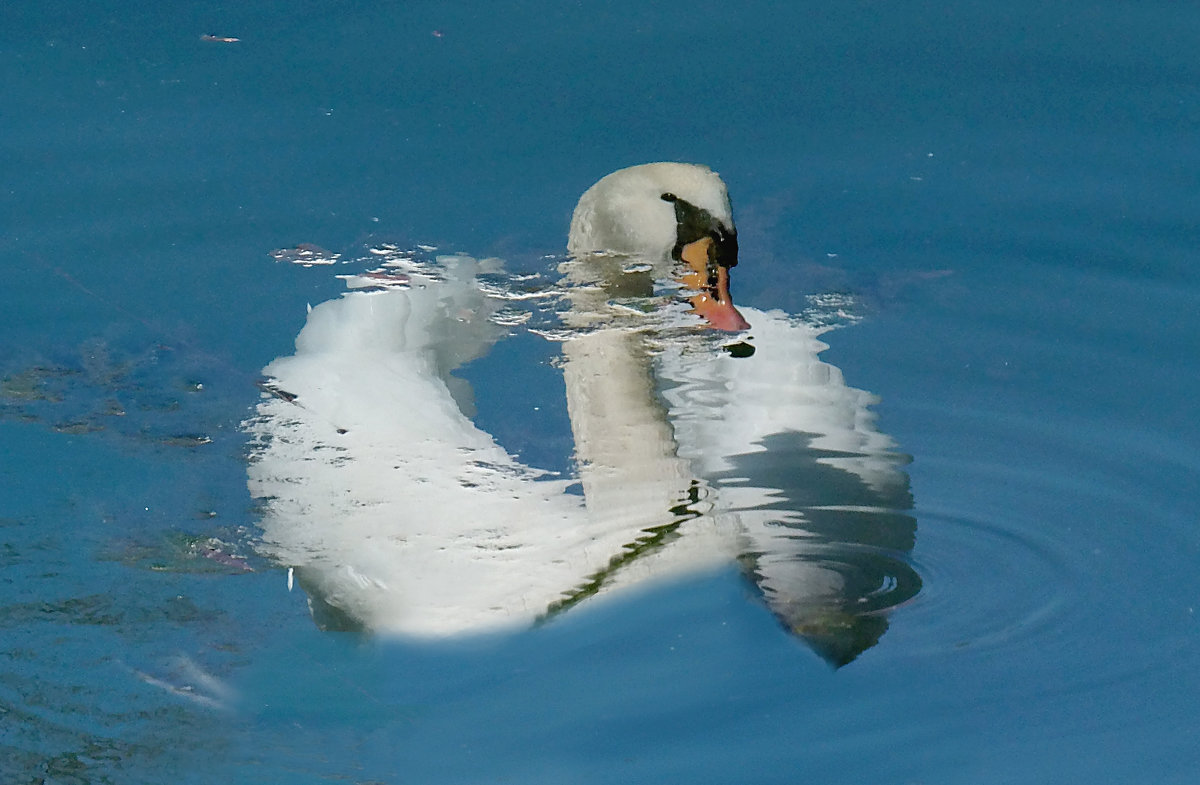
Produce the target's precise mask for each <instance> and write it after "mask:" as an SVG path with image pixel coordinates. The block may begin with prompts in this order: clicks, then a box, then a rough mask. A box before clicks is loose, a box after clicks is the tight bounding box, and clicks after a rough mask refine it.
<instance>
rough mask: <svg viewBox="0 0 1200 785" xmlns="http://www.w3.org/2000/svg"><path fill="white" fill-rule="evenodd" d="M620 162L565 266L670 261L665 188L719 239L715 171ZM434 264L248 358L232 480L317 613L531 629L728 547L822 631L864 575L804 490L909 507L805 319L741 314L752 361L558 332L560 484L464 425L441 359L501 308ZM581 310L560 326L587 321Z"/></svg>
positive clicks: (488, 326) (353, 298) (444, 630)
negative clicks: (258, 373) (571, 466)
mask: <svg viewBox="0 0 1200 785" xmlns="http://www.w3.org/2000/svg"><path fill="white" fill-rule="evenodd" d="M622 172H624V173H626V174H625V175H622ZM622 172H618V173H614V175H610V176H609V177H607V178H605V179H603V180H601V181H600V182H599V183H597V184H596V185H595V186H593V188H591V189H589V190H588V192H587V193H585V194H584V196H583V198H582V199H581V200H580V204H579V207H578V208H577V209H576V212H575V217H574V219H573V221H572V232H571V237H570V242H569V246H570V248H571V249H572V251H573V252H574V253H576V256H577V259H576V262H575V264H586V263H587V262H586V259H587V257H588V255H590V254H594V253H607V254H624V255H636V256H639V257H641V258H645V259H650V260H653V263H655V264H661V265H667V264H669V260H670V258H671V249H672V248H673V247H674V246H676V245H677V244H678V243H677V240H676V239H673V238H672V237H667V235H666V234H665V233H664V232H662V231H661V226H660V224H661V223H662V220H661V219H663V218H664V217H665V219H666V223H667V225H668V227H670V226H671V225H672V222H673V221H674V220H675V219H674V216H675V212H674V210H673V207H672V204H671V203H669V202H664V201H663V200H662V199H661V192H662V189H663V188H666V187H670V188H672V189H673V190H672V191H671V193H672V194H676V195H677V196H679V197H680V198H681V199H687V200H688V201H689V202H690V203H691V204H696V205H703V206H702V207H701V209H703V210H705V211H706V212H707V213H709V214H710V215H711V216H712V217H713V218H714V219H715V220H718V221H728V222H729V223H728V225H727V226H726V227H725V229H726V230H727V231H728V232H729V233H730V234H732V233H733V225H732V217H731V214H730V211H729V202H728V197H727V196H726V195H725V189H724V185H723V184H721V182H720V178H718V177H717V176H716V175H715V174H713V173H712V172H711V171H709V170H707V169H705V168H703V167H690V166H686V165H677V164H654V165H650V166H647V167H635V168H634V169H632V170H622ZM689 183H692V184H694V185H696V187H691V185H689ZM639 194H641V196H640V197H639V196H638V195H639ZM639 200H640V201H639ZM639 204H641V206H642V207H644V208H645V209H646V210H647V211H649V212H650V213H655V214H657V215H658V216H659V218H658V219H653V218H650V217H648V216H646V215H642V214H641V212H639V209H638V205H639ZM660 208H665V209H666V213H665V214H664V213H663V212H662V210H661V209H660ZM622 216H624V217H622ZM577 230H578V231H577ZM641 243H645V245H644V246H643V245H640V244H641ZM635 246H637V247H635ZM439 264H440V265H441V266H442V268H444V271H445V272H444V273H443V274H442V275H441V276H440V279H434V278H427V279H426V278H422V277H421V275H420V274H414V277H413V284H414V285H413V286H412V288H410V289H408V290H393V291H385V292H373V293H365V292H356V291H351V292H349V293H347V294H346V295H344V296H343V297H342V298H340V299H337V300H333V301H330V302H327V303H323V304H321V305H318V306H317V307H316V308H314V309H312V312H311V313H310V315H309V318H308V322H307V324H306V326H305V328H304V329H303V330H302V331H301V333H300V335H299V337H298V338H297V341H296V354H295V355H294V356H292V357H287V358H281V359H279V360H276V361H275V362H274V363H272V364H271V365H270V366H268V367H267V368H266V371H265V373H266V374H267V376H268V377H270V379H271V384H272V386H273V388H274V389H276V390H278V391H281V392H280V393H279V394H277V395H271V396H266V397H264V399H263V401H262V402H261V403H260V404H259V408H258V414H259V416H258V417H257V418H256V419H255V420H253V421H251V422H250V423H249V424H248V429H249V430H250V431H251V433H252V434H253V435H254V436H255V437H256V442H257V449H256V453H255V457H254V460H253V461H252V463H251V467H250V487H251V490H252V493H253V494H254V495H255V496H256V497H260V498H264V499H267V500H268V502H267V509H268V511H267V514H266V516H265V517H264V521H263V529H264V548H265V550H266V551H267V552H268V553H270V554H271V555H272V556H273V557H274V558H276V559H277V560H278V561H280V562H281V563H283V564H287V565H289V566H293V567H295V568H296V569H297V572H298V577H299V579H300V582H301V585H302V586H304V587H305V588H306V589H307V590H308V591H309V595H310V601H311V605H312V607H313V612H314V616H315V617H316V618H317V619H318V621H319V622H321V623H322V624H327V625H331V626H342V625H346V624H352V625H355V626H363V627H366V628H369V629H373V630H377V631H380V632H385V633H388V632H390V633H396V634H403V635H410V636H419V637H429V636H444V635H452V634H460V633H466V632H482V631H487V630H492V629H499V628H504V627H512V626H519V625H527V624H529V623H531V622H532V621H534V620H536V619H538V618H541V617H544V616H545V615H547V614H548V613H552V612H554V611H555V610H556V609H561V608H563V607H569V606H571V605H573V604H575V603H577V602H579V601H582V600H585V599H587V598H588V597H591V596H593V595H595V594H601V593H604V592H606V591H610V590H613V589H616V588H620V587H622V586H627V585H633V584H638V583H643V582H644V581H646V580H648V579H652V578H661V577H663V576H666V575H677V574H680V573H684V572H688V571H695V570H698V569H705V568H708V567H712V566H714V565H719V564H724V563H728V562H730V561H732V560H734V559H735V558H738V557H739V556H741V557H744V558H748V559H750V560H751V561H752V562H753V563H754V568H753V569H754V573H755V580H756V582H758V583H759V585H760V586H761V587H762V590H763V592H764V595H765V596H766V598H767V600H768V602H769V603H770V604H771V605H772V607H773V608H774V609H775V610H776V612H777V613H779V614H780V616H781V617H782V618H784V619H785V620H786V621H787V622H788V624H789V626H791V627H793V628H794V629H796V631H797V632H799V633H801V634H804V635H807V636H809V637H810V638H812V637H814V636H816V637H819V636H820V634H821V631H820V630H818V631H817V632H814V631H813V630H812V629H807V630H806V629H805V625H806V624H810V623H813V624H818V625H821V624H825V622H824V621H821V620H820V619H823V618H824V617H822V616H821V614H825V616H828V615H829V612H830V611H829V609H830V608H835V607H836V608H840V607H842V605H841V604H839V603H842V604H844V603H843V602H842V601H843V600H844V601H846V602H853V599H852V598H847V596H846V595H847V593H854V592H858V593H863V592H869V591H870V590H871V589H872V588H873V587H871V586H867V587H866V588H865V589H863V588H862V587H851V586H847V585H846V580H845V576H844V575H842V574H841V573H839V572H838V571H836V570H831V569H829V568H828V567H827V566H823V565H822V564H821V563H819V562H818V561H815V560H814V559H813V558H812V553H814V552H815V551H814V543H815V545H816V546H818V547H817V551H819V550H820V548H821V547H826V546H827V545H828V540H829V538H828V537H826V538H825V539H822V538H821V536H820V532H818V533H817V536H816V537H815V538H814V536H813V535H812V533H811V532H810V533H809V535H807V536H802V532H803V527H804V526H806V525H807V524H809V523H811V522H812V520H814V513H813V512H812V511H811V510H809V509H808V508H810V507H811V508H813V509H814V510H815V509H816V505H818V504H819V505H820V506H821V507H829V506H838V505H842V506H845V507H854V508H856V509H858V508H867V507H875V508H879V509H880V510H883V511H885V512H886V509H897V508H899V509H903V508H905V507H906V506H907V503H906V500H907V484H906V478H905V477H904V475H903V473H902V472H901V471H900V470H899V469H898V463H897V461H896V460H895V458H894V456H893V454H892V453H891V452H890V448H891V442H890V440H889V439H888V438H887V437H885V436H883V435H881V434H879V433H878V432H877V431H876V430H875V429H874V428H873V425H872V422H873V420H872V417H871V416H870V414H869V412H868V410H867V407H868V405H869V404H870V403H871V396H870V395H868V394H867V393H864V392H862V391H859V390H854V389H853V388H849V387H847V386H846V385H845V384H844V382H843V381H842V379H841V375H840V373H839V372H838V371H837V369H836V368H833V367H832V366H830V365H828V364H826V363H824V362H821V361H820V360H819V359H818V356H817V355H818V353H819V352H820V350H821V349H822V348H823V345H822V344H821V343H820V341H819V340H818V334H819V332H820V331H819V330H818V329H816V328H813V327H810V326H808V325H805V324H803V323H801V322H798V321H796V320H794V319H791V318H789V317H787V316H786V315H785V314H782V313H779V312H773V313H765V312H761V311H756V310H753V309H747V310H746V313H747V315H748V316H749V317H750V320H751V322H752V323H753V324H754V325H755V328H754V332H753V342H754V346H755V349H756V351H755V354H754V356H753V357H749V358H736V357H734V356H732V355H730V354H728V353H725V352H721V351H719V350H718V348H717V344H718V341H717V340H716V335H715V334H712V333H709V334H697V335H695V336H694V338H695V340H683V341H678V342H668V343H667V344H666V345H664V346H663V347H660V350H659V351H658V352H657V353H656V355H654V356H653V357H652V354H651V353H650V352H648V351H647V347H646V346H645V345H644V342H645V341H646V340H647V338H646V337H645V336H643V335H642V334H641V333H640V332H639V331H638V330H635V329H634V330H631V329H629V325H628V324H621V325H618V326H613V327H612V328H610V329H599V330H593V331H591V332H590V333H588V334H584V335H580V336H577V337H575V338H573V339H570V340H567V341H565V343H564V344H563V357H564V364H563V372H564V375H565V377H566V389H567V404H568V410H569V413H570V417H571V422H572V430H573V432H574V436H575V442H576V458H577V461H578V464H579V473H580V478H579V479H580V480H581V482H582V484H583V487H584V497H583V498H580V497H579V496H576V495H573V494H571V493H569V492H568V485H569V483H570V482H571V481H570V480H564V479H560V478H555V477H548V476H546V475H545V474H544V473H542V472H539V471H537V470H534V469H531V468H529V467H527V466H524V465H522V464H521V463H520V461H518V460H517V459H516V458H514V457H513V456H512V455H510V454H509V453H508V452H506V451H505V450H504V449H503V448H502V447H501V446H500V445H498V444H497V443H496V441H495V439H493V438H492V437H491V435H490V434H487V433H486V432H484V431H482V430H480V429H479V428H478V427H477V426H476V425H475V424H474V423H473V422H472V421H471V419H470V417H468V416H467V414H466V412H469V411H470V410H471V407H470V402H469V397H470V396H469V391H468V390H466V389H463V383H462V382H461V380H459V379H457V378H456V377H453V376H452V375H451V371H453V370H454V368H455V367H457V366H458V365H460V364H462V363H464V362H466V361H469V360H470V359H472V358H474V357H476V356H479V355H481V354H484V353H486V351H487V350H488V348H489V347H490V345H491V343H492V342H494V341H495V340H496V339H497V338H499V337H500V334H501V332H502V330H501V328H498V327H497V325H495V324H494V323H493V322H492V321H490V320H489V316H490V314H491V312H492V311H494V310H496V309H497V307H498V303H497V302H496V301H495V300H494V299H491V298H489V296H488V295H487V294H485V293H484V290H483V289H482V288H481V285H480V283H479V281H478V279H477V278H476V276H475V270H474V268H473V265H474V262H473V260H470V259H467V258H465V257H449V258H446V257H444V258H442V259H439ZM664 269H665V268H664ZM577 271H578V269H577ZM581 302H583V301H579V300H577V301H575V308H574V310H573V311H572V313H571V314H569V315H568V321H571V320H572V319H575V320H577V321H578V323H590V321H589V319H588V318H587V315H586V314H584V313H581V310H582V309H583V308H584V306H583V305H581ZM285 393H286V394H285ZM777 442H778V443H780V444H785V447H786V449H785V450H783V451H782V452H781V453H780V455H781V456H782V457H781V458H779V459H776V456H775V453H773V452H772V449H773V446H774V445H775V444H776V443H777ZM789 456H791V458H789ZM797 456H799V457H797ZM789 459H794V460H795V461H796V462H797V463H796V464H795V465H794V466H792V467H791V468H792V469H793V470H795V471H800V472H803V471H805V470H808V471H809V472H810V473H811V472H812V471H813V470H812V466H818V465H819V466H822V467H823V468H822V469H821V471H826V472H834V473H836V474H837V475H838V476H840V477H842V478H843V479H842V481H841V484H840V486H838V487H840V488H841V492H840V495H839V494H833V496H832V497H830V494H825V497H830V498H825V497H822V496H821V493H820V492H819V491H817V493H816V495H815V497H814V498H813V499H803V500H793V501H789V500H788V498H787V497H788V496H789V494H791V495H795V493H794V491H795V489H794V488H793V487H792V486H790V485H789V483H792V484H793V485H795V484H797V483H800V484H803V478H802V477H799V476H797V477H791V476H787V475H788V470H789V467H788V465H787V461H788V460H789ZM777 475H783V476H784V478H783V479H779V477H778V476H777ZM851 487H852V488H853V489H854V490H853V492H851V491H849V490H847V489H849V488H851ZM781 499H782V501H781ZM816 517H819V513H818V514H816ZM893 517H894V518H895V520H893V521H892V525H893V528H896V531H897V532H899V534H898V540H897V541H896V542H892V543H888V544H887V547H889V548H891V549H893V550H903V549H904V548H906V547H911V519H908V518H907V517H906V516H903V515H899V516H898V517H896V516H893ZM900 519H903V520H900ZM880 520H883V519H880ZM884 523H885V524H886V521H884ZM905 531H907V535H906V534H905ZM906 536H907V538H908V540H909V542H908V544H907V546H906V545H905V543H904V540H905V537H906ZM806 554H808V555H807V556H806ZM814 608H815V609H817V611H814V610H813V609H814ZM851 610H853V609H851ZM814 618H816V619H818V621H817V622H812V620H813V619H814ZM844 621H845V614H843V616H841V617H839V619H838V623H842V622H844ZM881 631H882V630H879V632H881ZM879 632H876V633H874V635H875V637H877V636H878V634H879ZM867 637H870V635H868V636H867ZM870 642H873V639H872V640H871V641H870ZM870 642H868V643H867V644H866V645H869V643H870ZM855 646H856V647H857V650H861V648H865V646H862V645H859V644H857V643H856V644H855ZM818 648H820V645H818ZM857 650H856V651H854V652H853V654H856V653H857ZM853 654H851V655H850V657H852V656H853ZM831 659H838V660H845V659H847V657H845V656H843V655H836V657H834V656H831Z"/></svg>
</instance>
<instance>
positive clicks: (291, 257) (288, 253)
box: [271, 243, 342, 267]
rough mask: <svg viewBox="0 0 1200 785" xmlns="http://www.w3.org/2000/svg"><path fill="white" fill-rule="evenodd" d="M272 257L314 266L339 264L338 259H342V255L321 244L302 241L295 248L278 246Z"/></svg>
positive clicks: (305, 265) (304, 265)
mask: <svg viewBox="0 0 1200 785" xmlns="http://www.w3.org/2000/svg"><path fill="white" fill-rule="evenodd" d="M271 258H272V259H274V260H275V261H277V262H288V263H290V264H298V265H300V266H302V267H313V266H315V265H323V264H337V261H338V259H341V258H342V255H341V254H340V253H334V252H333V251H330V250H328V249H325V248H322V247H321V246H319V245H313V244H312V243H300V244H299V245H297V246H296V247H295V248H278V249H276V250H274V251H271Z"/></svg>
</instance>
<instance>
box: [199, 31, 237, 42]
mask: <svg viewBox="0 0 1200 785" xmlns="http://www.w3.org/2000/svg"><path fill="white" fill-rule="evenodd" d="M200 40H201V41H209V42H212V43H218V44H236V43H237V42H238V41H241V40H242V39H240V38H234V37H233V36H228V35H213V34H212V33H205V34H204V35H202V36H200Z"/></svg>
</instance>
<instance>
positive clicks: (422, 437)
mask: <svg viewBox="0 0 1200 785" xmlns="http://www.w3.org/2000/svg"><path fill="white" fill-rule="evenodd" d="M471 286H472V284H471V282H470V281H469V280H468V281H465V282H464V281H459V282H457V283H456V282H454V281H449V282H446V281H443V282H436V283H430V284H428V285H427V286H425V287H424V288H420V287H415V288H413V289H410V290H407V291H386V292H377V293H370V294H366V293H350V294H348V295H347V296H345V297H342V298H340V299H337V300H333V301H330V302H327V303H323V304H321V305H319V306H317V307H316V308H314V309H312V311H311V313H310V314H309V318H308V322H307V324H306V326H305V328H304V330H303V331H302V332H301V334H300V336H299V338H298V339H297V342H296V344H297V351H296V354H295V355H293V356H291V357H285V358H281V359H279V360H276V361H275V362H273V363H272V364H271V365H270V366H268V368H267V369H266V373H267V375H268V376H269V377H270V378H269V389H270V390H272V391H273V392H272V393H271V394H267V395H265V396H264V398H263V399H262V401H261V402H260V403H259V405H258V409H257V417H255V418H254V419H253V420H252V421H250V422H249V423H247V429H248V430H249V432H250V433H251V434H252V436H253V438H254V445H255V446H254V452H253V458H252V461H251V465H250V469H249V478H250V482H249V484H250V489H251V492H252V493H253V495H254V496H256V497H258V498H260V499H263V500H264V507H265V511H264V518H263V524H262V525H263V530H264V536H263V543H264V545H263V547H264V549H265V550H266V551H267V552H268V553H269V554H271V555H272V556H273V557H275V558H276V559H277V560H278V561H280V562H281V563H283V564H287V565H289V566H293V567H295V568H297V573H298V575H299V577H300V580H301V583H302V585H303V586H304V587H305V588H306V589H307V590H309V592H310V595H311V597H312V604H313V609H314V616H316V617H317V618H318V621H322V620H323V621H325V622H326V623H329V624H335V625H344V624H355V625H357V626H363V627H367V628H370V629H374V630H379V631H384V632H396V633H403V634H409V635H444V634H454V633H460V632H475V631H483V630H487V629H490V628H495V627H500V626H505V625H509V624H521V623H528V622H530V621H532V620H533V619H536V618H538V617H539V616H541V615H543V614H545V613H546V612H547V610H548V609H550V608H552V607H554V606H555V605H556V603H558V602H559V601H560V600H561V599H562V598H563V597H564V596H569V595H570V594H571V593H572V592H573V591H575V590H576V588H577V587H578V586H580V585H583V584H586V583H587V582H588V581H589V580H590V577H589V576H592V575H594V574H595V573H597V572H598V571H600V570H602V569H603V567H604V566H605V565H607V564H608V563H609V562H610V561H611V558H612V555H613V554H614V553H616V552H619V551H620V549H621V547H622V545H623V544H624V539H625V535H624V533H623V532H620V531H613V530H610V529H597V528H596V527H594V526H589V525H588V521H587V519H586V518H585V516H584V511H583V509H582V502H581V499H580V498H579V497H578V496H573V495H571V494H569V493H566V492H565V491H566V485H567V481H565V480H559V479H553V478H547V477H546V476H544V474H543V473H540V472H538V471H535V470H533V469H530V468H529V467H526V466H524V465H522V464H521V463H520V462H518V461H517V460H516V459H514V458H513V457H512V456H511V455H509V454H508V453H507V452H506V451H505V450H504V449H503V448H502V447H500V446H499V445H498V444H497V443H496V442H495V440H494V439H493V438H492V437H491V436H490V435H489V434H487V433H486V432H484V431H482V430H480V429H479V428H477V427H476V426H475V425H474V423H473V422H472V421H471V420H470V418H468V417H467V416H466V415H465V414H464V413H463V410H462V406H461V405H460V402H459V401H457V400H456V398H455V396H454V395H453V394H452V392H451V388H450V387H449V386H448V385H447V380H448V377H449V370H451V369H452V367H453V365H454V364H455V362H457V361H458V359H459V358H462V357H471V356H476V355H478V354H482V353H483V352H484V351H486V349H487V346H488V345H489V344H490V342H491V341H492V340H494V339H495V337H496V334H497V333H496V331H495V330H494V329H493V328H494V325H490V323H487V320H486V317H487V309H488V306H487V304H486V303H485V302H483V298H482V295H480V294H479V292H478V290H475V289H472V288H471Z"/></svg>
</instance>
